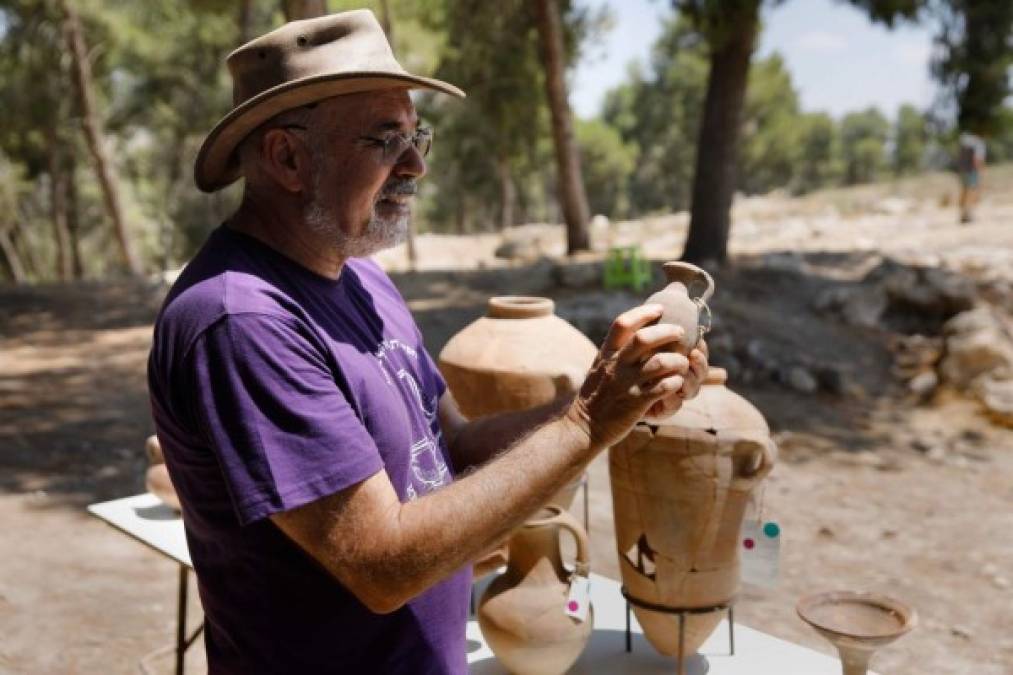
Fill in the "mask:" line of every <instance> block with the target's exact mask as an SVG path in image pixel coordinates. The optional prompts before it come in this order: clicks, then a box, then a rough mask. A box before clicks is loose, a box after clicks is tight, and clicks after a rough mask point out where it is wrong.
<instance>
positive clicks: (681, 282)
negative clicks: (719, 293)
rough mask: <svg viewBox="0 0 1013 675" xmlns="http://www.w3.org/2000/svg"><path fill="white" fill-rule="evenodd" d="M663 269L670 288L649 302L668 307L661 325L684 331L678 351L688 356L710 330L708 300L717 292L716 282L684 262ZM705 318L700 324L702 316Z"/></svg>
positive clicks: (668, 263) (671, 263)
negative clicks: (674, 326)
mask: <svg viewBox="0 0 1013 675" xmlns="http://www.w3.org/2000/svg"><path fill="white" fill-rule="evenodd" d="M662 269H663V270H664V271H665V276H666V277H667V278H668V286H665V288H663V289H661V290H660V291H658V292H657V293H655V294H654V295H652V296H651V297H649V298H648V299H647V302H648V303H657V304H659V305H663V306H664V307H665V313H664V314H662V315H661V318H660V319H659V320H658V322H659V323H671V324H675V325H676V326H681V327H682V328H683V329H684V330H685V331H686V333H685V335H684V336H683V339H682V340H680V342H679V347H678V349H676V351H678V352H679V353H680V354H689V352H690V350H691V349H693V347H695V346H696V345H697V343H698V342H700V338H702V337H703V335H704V333H706V332H707V331H708V330H709V329H710V309H709V308H708V307H707V300H709V299H710V297H711V295H713V293H714V279H713V278H712V277H711V275H710V274H708V273H707V272H706V271H705V270H703V269H701V268H699V267H697V266H696V265H691V264H690V263H684V262H667V263H665V264H664V266H663V267H662ZM701 313H703V314H704V316H705V319H704V321H703V322H702V323H701V321H700V314H701Z"/></svg>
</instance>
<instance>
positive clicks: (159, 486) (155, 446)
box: [144, 436, 183, 511]
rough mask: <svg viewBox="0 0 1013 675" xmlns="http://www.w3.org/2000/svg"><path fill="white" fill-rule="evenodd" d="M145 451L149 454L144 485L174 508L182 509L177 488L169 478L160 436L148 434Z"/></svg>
mask: <svg viewBox="0 0 1013 675" xmlns="http://www.w3.org/2000/svg"><path fill="white" fill-rule="evenodd" d="M144 452H145V454H146V455H147V456H148V471H147V473H146V474H145V475H144V486H145V487H146V488H147V489H148V492H150V493H151V494H153V495H155V496H156V497H158V498H159V499H161V500H162V501H163V502H165V503H166V504H168V505H169V506H171V507H172V508H174V509H176V510H177V511H182V510H183V507H182V506H180V504H179V496H178V495H177V494H176V488H174V487H173V486H172V481H171V480H170V479H169V469H168V467H166V466H165V457H163V456H162V445H161V444H160V443H159V442H158V436H148V440H146V441H145V442H144Z"/></svg>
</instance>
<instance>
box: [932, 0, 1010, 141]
mask: <svg viewBox="0 0 1013 675" xmlns="http://www.w3.org/2000/svg"><path fill="white" fill-rule="evenodd" d="M937 10H938V11H937V14H938V16H939V18H940V23H941V26H942V29H941V31H940V33H939V35H938V37H937V38H936V43H937V46H938V47H939V49H938V51H937V54H938V56H937V58H936V60H935V61H934V62H933V74H934V75H935V76H936V78H937V79H938V80H939V81H940V83H941V84H942V85H943V86H944V88H945V89H946V91H947V95H948V98H949V100H950V101H951V102H952V103H955V104H956V107H957V127H958V128H959V129H960V130H962V131H971V132H974V133H976V134H979V135H981V136H985V137H990V136H1000V135H1002V134H1003V133H1004V132H1005V131H1006V130H1008V129H1009V127H1008V123H1009V119H1008V116H1007V115H1006V113H1005V112H1004V108H1003V103H1004V101H1006V99H1007V98H1009V97H1010V96H1011V95H1013V86H1011V80H1010V72H1011V70H1013V37H1011V36H1013V2H1009V1H1008V0H945V1H943V0H940V2H939V4H938V8H937Z"/></svg>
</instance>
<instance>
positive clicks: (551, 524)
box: [478, 504, 594, 675]
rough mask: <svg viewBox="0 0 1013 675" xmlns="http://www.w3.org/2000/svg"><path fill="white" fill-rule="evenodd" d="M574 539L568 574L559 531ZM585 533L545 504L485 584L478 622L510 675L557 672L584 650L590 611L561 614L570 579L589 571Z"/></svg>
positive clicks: (519, 531)
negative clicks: (584, 614) (575, 615)
mask: <svg viewBox="0 0 1013 675" xmlns="http://www.w3.org/2000/svg"><path fill="white" fill-rule="evenodd" d="M561 529H563V530H568V531H569V532H570V533H571V534H572V535H573V537H574V539H575V540H576V543H577V560H576V562H575V564H574V569H575V572H573V573H572V574H571V573H570V572H568V571H567V570H566V568H564V567H563V561H562V556H561V555H560V550H559V536H560V530H561ZM588 549H589V546H588V540H587V533H586V532H584V529H583V528H582V527H581V526H580V524H579V523H578V522H577V521H576V519H574V518H573V516H571V515H570V514H569V513H567V512H565V511H563V510H562V509H561V508H560V507H558V506H556V505H554V504H550V505H549V506H547V507H545V508H543V509H542V510H541V511H540V512H539V513H538V515H537V516H536V517H535V518H534V519H532V520H529V521H528V522H526V523H525V524H524V525H522V526H521V527H520V528H518V529H517V530H516V531H515V532H514V534H513V535H512V536H511V538H510V563H509V565H508V566H507V569H506V571H505V572H504V573H503V574H501V575H500V576H498V577H497V578H496V579H494V580H493V582H492V583H491V584H490V585H489V588H488V589H486V591H485V593H484V594H483V595H482V599H481V601H480V602H479V606H478V624H479V626H480V627H481V629H482V635H483V636H484V637H485V640H486V642H488V644H489V647H490V649H492V651H493V653H494V654H495V655H496V658H497V659H499V661H500V662H501V663H502V664H503V665H504V666H505V667H506V668H507V670H509V671H510V672H511V673H517V674H519V675H560V674H561V673H565V672H566V671H567V669H569V668H570V666H572V665H573V663H574V662H575V661H576V660H577V658H578V657H579V656H580V653H581V652H582V651H583V650H584V646H585V645H586V644H587V641H588V638H590V637H591V629H592V628H593V626H594V611H593V609H592V608H590V607H589V608H588V614H587V619H586V620H585V621H579V620H577V619H575V618H573V617H571V616H569V615H568V614H566V605H567V601H568V595H569V591H570V579H571V578H572V576H575V575H580V576H583V577H587V575H588V574H589V573H590V565H589V561H588Z"/></svg>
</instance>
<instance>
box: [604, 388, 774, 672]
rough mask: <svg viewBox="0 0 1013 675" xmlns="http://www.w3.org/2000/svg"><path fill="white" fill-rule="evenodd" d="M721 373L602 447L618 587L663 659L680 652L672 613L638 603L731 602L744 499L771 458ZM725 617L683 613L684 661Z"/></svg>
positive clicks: (765, 433)
mask: <svg viewBox="0 0 1013 675" xmlns="http://www.w3.org/2000/svg"><path fill="white" fill-rule="evenodd" d="M726 378H727V375H726V373H725V371H724V370H723V369H721V368H711V370H710V373H709V375H708V378H707V381H706V383H705V384H704V386H703V387H701V390H700V393H699V395H698V396H697V397H696V398H694V399H692V400H689V401H686V402H685V403H684V404H683V406H682V408H681V409H680V410H679V411H678V412H676V413H675V414H673V415H671V416H670V417H667V418H664V419H661V420H659V421H658V422H657V426H654V425H647V424H644V423H641V424H638V425H637V426H636V427H635V428H634V430H633V432H632V433H631V434H630V435H629V436H628V437H627V438H626V439H625V440H623V441H622V442H621V443H619V444H618V445H616V446H615V447H613V448H611V449H610V450H609V474H610V477H611V482H612V500H613V509H614V514H615V524H616V544H617V548H618V553H619V567H620V572H621V574H622V580H623V586H624V588H625V591H626V593H627V594H628V596H629V597H630V598H631V604H632V605H633V609H634V612H635V613H636V615H637V620H638V621H639V622H640V625H641V626H642V627H643V629H644V633H645V635H646V636H647V639H648V640H649V641H650V643H651V644H652V645H653V646H654V647H655V649H657V650H658V651H659V652H661V653H662V654H667V655H670V656H676V655H677V654H678V653H679V644H678V638H679V619H678V616H677V615H676V614H671V613H666V612H660V611H653V610H650V609H647V608H645V607H644V606H638V602H639V603H640V604H641V605H648V606H651V605H653V606H656V607H663V608H669V609H694V610H700V609H706V608H712V607H718V606H723V605H725V606H726V605H727V604H728V603H730V602H732V601H734V599H735V597H736V595H737V593H738V591H739V584H740V581H739V576H740V575H739V548H738V544H739V535H740V531H741V528H742V520H743V517H744V515H745V510H746V505H747V503H748V502H749V498H750V495H751V493H752V492H753V490H754V489H755V488H756V487H757V485H758V484H759V482H760V481H761V480H762V478H763V477H764V476H765V475H766V474H767V473H769V472H770V470H771V468H772V467H773V464H774V461H775V458H776V447H775V446H774V443H773V441H772V440H771V439H770V431H769V428H768V427H767V423H766V422H765V421H764V419H763V416H762V415H761V414H760V413H759V411H758V410H756V408H754V407H753V406H752V405H750V404H749V402H748V401H746V400H745V399H744V398H742V397H741V396H739V395H738V394H736V393H735V392H733V391H731V390H730V389H728V388H727V387H726V386H725V380H726ZM724 616H725V612H724V611H723V610H720V609H716V610H714V611H709V612H708V611H704V612H699V613H692V614H687V615H686V632H685V644H684V649H683V654H682V655H683V657H684V658H687V659H688V658H690V657H692V656H693V655H694V654H695V653H696V651H697V650H698V649H699V648H700V645H701V644H703V642H704V641H705V640H706V639H707V637H708V636H709V635H710V634H711V633H712V632H713V631H714V629H715V628H716V627H717V625H718V624H719V623H720V622H721V619H722V618H723V617H724Z"/></svg>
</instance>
